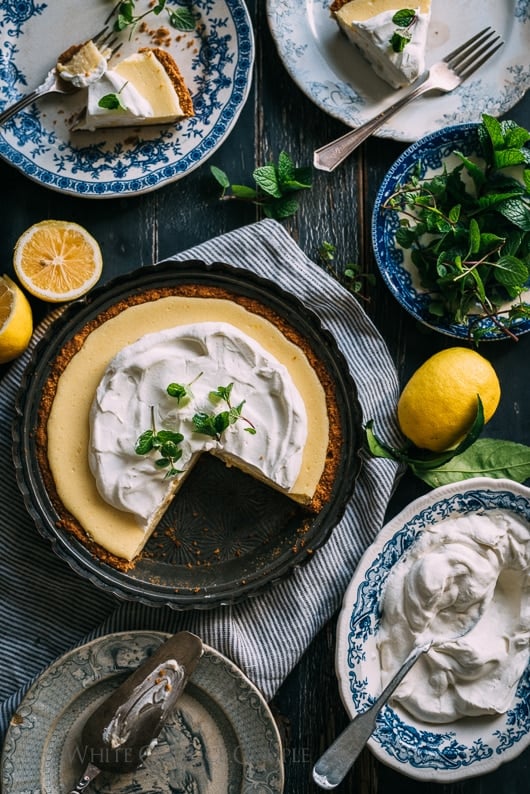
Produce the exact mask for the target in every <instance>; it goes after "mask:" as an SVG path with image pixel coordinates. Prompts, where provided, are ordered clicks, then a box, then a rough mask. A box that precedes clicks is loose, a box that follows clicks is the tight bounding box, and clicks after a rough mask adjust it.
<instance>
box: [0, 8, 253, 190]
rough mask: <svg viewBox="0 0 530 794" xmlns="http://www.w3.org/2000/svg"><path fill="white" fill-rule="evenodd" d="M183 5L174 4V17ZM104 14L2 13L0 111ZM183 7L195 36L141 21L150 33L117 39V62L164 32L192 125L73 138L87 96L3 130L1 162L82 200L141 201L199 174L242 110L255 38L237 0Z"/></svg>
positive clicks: (55, 99)
mask: <svg viewBox="0 0 530 794" xmlns="http://www.w3.org/2000/svg"><path fill="white" fill-rule="evenodd" d="M183 3H184V0H182V2H181V0H176V3H173V5H172V8H174V7H175V6H178V5H183ZM110 7H111V6H109V3H108V1H107V0H94V2H90V3H83V4H81V5H80V4H78V3H75V2H73V0H62V2H61V3H50V2H47V3H45V2H41V3H37V2H36V0H30V1H29V2H24V3H11V2H9V3H2V4H1V8H0V96H1V97H2V99H1V101H0V108H4V107H7V105H9V104H11V103H12V102H14V101H16V100H17V99H18V98H19V97H20V96H22V95H23V94H26V93H28V92H29V91H30V90H31V89H32V88H34V87H36V86H37V85H39V84H40V83H41V82H42V81H43V79H44V77H45V75H46V74H47V72H48V70H49V69H50V68H51V67H52V66H53V65H54V62H55V59H56V58H57V56H58V55H59V53H61V52H63V51H64V50H65V49H67V47H69V46H70V45H71V44H73V43H77V42H78V41H83V40H85V39H86V38H88V37H89V36H93V35H95V34H96V32H97V31H98V30H100V29H101V27H102V25H103V22H104V20H105V19H106V18H107V16H108V13H109V8H110ZM149 7H150V6H149V0H137V3H136V13H138V14H139V13H141V12H143V11H145V10H146V9H148V8H149ZM186 7H187V8H188V7H190V8H191V9H192V12H193V15H194V17H195V20H196V26H195V28H194V29H193V31H186V32H181V31H179V30H176V29H174V28H171V27H170V25H169V22H168V17H166V16H163V15H162V16H152V17H151V16H148V17H146V20H147V24H148V29H147V30H144V29H142V28H141V27H140V26H137V27H136V28H135V29H134V32H133V33H132V34H131V36H128V35H127V33H126V31H123V32H122V33H121V34H120V35H121V37H122V39H123V46H122V49H121V50H120V53H119V55H117V56H116V57H117V58H118V57H124V56H125V55H127V54H130V53H131V52H135V51H136V50H138V49H139V47H141V46H153V40H154V39H153V37H154V36H155V29H158V28H160V27H162V26H164V27H166V28H167V30H168V31H169V34H168V36H169V38H167V39H166V40H165V42H164V44H163V45H160V46H163V47H164V48H165V49H167V50H168V51H169V52H170V53H171V54H172V55H173V57H174V58H175V60H176V62H177V64H178V65H179V67H180V69H181V71H182V73H183V76H184V78H185V80H186V82H187V84H188V86H189V88H190V91H191V94H192V97H193V103H194V108H195V116H194V117H193V118H191V119H185V120H183V121H182V122H180V123H178V124H176V125H167V126H153V127H143V128H124V129H114V130H99V131H97V132H92V133H90V132H76V133H70V131H69V126H70V124H71V122H72V119H73V118H74V117H75V115H76V114H77V113H79V112H80V111H81V110H82V108H83V106H84V104H85V94H84V92H83V91H81V92H80V93H76V94H73V95H71V96H57V95H54V96H49V97H44V98H43V99H41V100H39V101H38V102H37V103H34V104H33V105H31V106H29V107H28V108H26V109H25V110H23V111H21V112H20V113H19V114H18V115H17V116H15V117H14V118H12V119H11V120H10V121H9V122H7V124H6V125H5V126H4V127H3V128H2V129H1V130H0V156H1V157H2V158H3V159H5V160H6V161H7V162H8V163H10V164H11V165H12V166H14V167H15V168H17V169H18V170H20V171H21V172H22V173H23V174H25V175H26V176H27V177H29V178H30V179H32V180H34V181H36V182H38V183H40V184H42V185H44V186H46V187H49V188H51V189H53V190H57V191H59V192H62V193H69V194H74V195H79V196H83V197H88V198H112V197H116V196H128V195H133V194H135V195H136V194H138V193H146V192H149V191H152V190H155V189H156V188H159V187H161V186H162V185H164V184H166V183H168V182H173V181H175V180H177V179H180V178H181V177H183V176H185V175H186V174H188V173H190V172H191V171H193V170H194V169H195V168H197V167H198V166H199V165H201V164H202V163H203V162H204V161H205V160H206V159H207V158H209V157H210V156H211V155H212V154H213V153H214V152H215V151H216V150H217V149H218V147H219V146H220V145H221V144H222V143H223V141H224V140H225V139H226V137H227V136H228V135H229V133H230V132H231V130H232V128H233V126H234V124H235V123H236V121H237V119H238V117H239V114H240V112H241V110H242V108H243V106H244V104H245V102H246V99H247V97H248V94H249V91H250V86H251V82H252V66H253V62H254V37H253V31H252V24H251V20H250V17H249V14H248V10H247V7H246V5H245V2H244V0H193V4H192V5H191V6H188V5H186ZM167 13H169V12H167V11H165V12H163V14H167ZM65 19H68V20H69V23H71V24H68V25H65V24H64V21H65ZM42 41H44V42H45V46H44V45H43V44H42Z"/></svg>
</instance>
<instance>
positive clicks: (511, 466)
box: [416, 438, 530, 488]
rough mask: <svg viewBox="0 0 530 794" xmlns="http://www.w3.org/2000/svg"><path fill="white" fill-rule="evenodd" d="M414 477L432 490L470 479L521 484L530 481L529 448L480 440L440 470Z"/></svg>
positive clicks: (500, 441) (495, 440) (502, 442)
mask: <svg viewBox="0 0 530 794" xmlns="http://www.w3.org/2000/svg"><path fill="white" fill-rule="evenodd" d="M416 473H417V475H418V476H419V477H420V478H421V479H422V480H423V481H424V482H426V483H427V484H428V485H431V486H432V487H433V488H436V487H438V486H439V485H446V484H447V483H452V482H459V481H460V480H467V479H471V478H473V477H493V478H496V479H498V478H508V479H510V480H514V481H515V482H520V483H523V482H525V480H527V479H529V478H530V447H528V446H526V445H525V444H518V443H516V442H514V441H502V440H500V439H494V438H480V439H478V440H477V441H475V443H474V444H473V446H471V447H469V448H468V449H467V450H465V451H464V452H463V453H462V454H460V455H456V456H455V457H453V458H452V459H451V461H449V462H448V463H446V464H444V465H443V466H440V467H439V468H437V469H431V470H423V471H421V472H416Z"/></svg>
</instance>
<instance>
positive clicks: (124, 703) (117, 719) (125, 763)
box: [70, 631, 203, 794]
mask: <svg viewBox="0 0 530 794" xmlns="http://www.w3.org/2000/svg"><path fill="white" fill-rule="evenodd" d="M202 653H203V648H202V642H201V640H200V639H199V637H197V636H195V634H190V633H189V632H187V631H181V632H179V633H178V634H175V635H174V636H173V637H170V639H169V640H167V641H166V642H164V643H163V644H162V645H161V646H160V648H158V649H157V650H156V651H155V652H154V653H153V654H152V656H150V657H149V658H148V659H147V660H146V661H145V662H144V663H143V664H141V665H140V667H138V669H137V670H135V672H134V673H132V675H130V676H129V677H128V678H127V679H126V680H125V681H124V682H123V684H121V685H120V686H119V687H118V688H117V689H116V690H115V691H114V692H113V693H112V694H111V695H109V697H108V698H107V699H106V700H105V701H103V703H102V704H101V705H100V706H98V708H97V709H96V710H95V711H94V713H93V714H91V715H90V717H89V718H88V720H87V722H86V724H85V726H84V727H83V731H82V733H81V741H80V748H79V749H80V751H81V753H82V757H83V758H85V759H86V760H87V766H86V769H85V771H84V773H83V776H82V777H81V779H80V780H79V782H78V784H77V786H76V787H75V788H74V789H72V791H71V792H70V794H79V792H82V791H85V789H86V788H87V787H88V786H89V785H90V782H91V781H92V780H94V778H95V777H96V775H98V774H99V773H100V772H101V771H103V770H105V771H106V772H116V773H123V772H131V771H133V770H134V769H137V768H138V767H139V766H141V765H142V764H143V763H144V761H145V759H146V757H147V755H148V754H149V751H150V750H151V749H152V747H153V746H154V745H155V744H156V738H157V737H158V735H159V733H160V731H161V730H162V727H163V725H164V723H165V721H166V719H167V718H168V717H169V716H170V714H171V712H172V710H173V707H174V705H175V703H176V701H177V700H178V698H179V697H180V695H181V694H182V692H183V690H184V687H185V686H186V683H187V681H188V678H189V677H190V675H191V674H192V672H193V670H194V669H195V667H196V665H197V662H198V661H199V659H200V658H201V656H202Z"/></svg>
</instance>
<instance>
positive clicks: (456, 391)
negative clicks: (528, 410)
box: [397, 347, 501, 452]
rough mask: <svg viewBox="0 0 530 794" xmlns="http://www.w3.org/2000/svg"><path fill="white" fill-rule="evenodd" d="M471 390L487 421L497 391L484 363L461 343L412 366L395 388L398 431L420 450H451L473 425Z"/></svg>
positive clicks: (496, 383)
mask: <svg viewBox="0 0 530 794" xmlns="http://www.w3.org/2000/svg"><path fill="white" fill-rule="evenodd" d="M477 394H478V395H479V396H480V399H481V400H482V405H483V407H484V421H485V422H488V421H489V420H490V419H491V417H492V416H493V414H494V413H495V411H496V409H497V406H498V404H499V400H500V396H501V388H500V384H499V379H498V377H497V374H496V372H495V370H494V369H493V367H492V365H491V364H490V362H489V361H487V360H486V359H485V358H484V357H483V356H481V355H480V354H479V353H477V352H476V351H474V350H470V349H468V348H466V347H450V348H447V350H442V351H440V352H439V353H436V354H435V355H434V356H431V358H429V359H427V361H425V363H424V364H422V365H421V367H419V369H417V370H416V372H415V373H414V374H413V375H412V377H411V378H410V380H409V382H408V383H407V384H406V386H405V388H404V389H403V391H402V392H401V396H400V398H399V401H398V406H397V414H398V422H399V425H400V427H401V430H402V432H403V434H404V435H405V436H406V437H407V438H408V439H410V441H412V442H413V444H415V445H416V446H417V447H420V448H422V449H429V450H432V451H434V452H442V451H444V450H447V449H452V448H453V447H454V446H456V445H457V444H458V443H459V442H460V441H461V440H462V439H463V438H464V437H465V436H466V434H467V433H468V431H469V430H470V428H471V425H472V424H473V421H474V419H475V417H476V415H477Z"/></svg>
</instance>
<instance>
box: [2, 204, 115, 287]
mask: <svg viewBox="0 0 530 794" xmlns="http://www.w3.org/2000/svg"><path fill="white" fill-rule="evenodd" d="M13 266H14V269H15V273H16V275H17V277H18V279H19V281H20V283H21V284H22V286H23V287H25V288H26V289H27V291H28V292H29V293H30V294H31V295H34V296H35V297H37V298H41V300H44V301H49V302H51V303H60V302H62V301H70V300H75V299H76V298H80V297H81V296H82V295H85V293H87V292H88V291H89V290H90V289H91V288H92V287H93V286H94V285H95V284H96V282H97V281H98V279H99V277H100V276H101V272H102V268H103V258H102V256H101V249H100V247H99V244H98V243H97V241H96V240H95V239H94V237H92V235H91V234H90V233H89V232H88V231H87V230H86V229H84V228H83V227H82V226H80V225H79V224H77V223H73V222H72V221H55V220H46V221H41V222H40V223H35V224H33V226H30V227H29V228H28V229H26V231H25V232H23V233H22V234H21V235H20V237H19V239H18V240H17V242H16V245H15V250H14V256H13Z"/></svg>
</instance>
